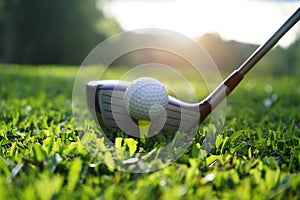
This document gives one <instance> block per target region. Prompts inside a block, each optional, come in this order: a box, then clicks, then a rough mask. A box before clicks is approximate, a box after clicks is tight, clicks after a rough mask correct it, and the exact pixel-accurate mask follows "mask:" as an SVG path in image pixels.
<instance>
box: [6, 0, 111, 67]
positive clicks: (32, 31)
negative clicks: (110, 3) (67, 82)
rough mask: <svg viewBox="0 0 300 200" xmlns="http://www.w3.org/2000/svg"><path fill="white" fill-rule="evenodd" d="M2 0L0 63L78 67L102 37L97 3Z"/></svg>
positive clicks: (79, 0)
mask: <svg viewBox="0 0 300 200" xmlns="http://www.w3.org/2000/svg"><path fill="white" fill-rule="evenodd" d="M4 1H5V2H6V5H7V6H6V7H5V13H6V16H5V17H4V23H2V27H3V28H2V29H0V31H1V33H0V35H1V34H3V35H4V37H3V38H4V40H3V42H2V43H0V44H1V47H2V54H1V58H2V60H3V61H6V62H16V63H32V64H44V63H54V64H56V63H63V64H80V63H81V62H82V61H83V59H84V58H85V56H86V55H87V54H88V53H89V52H90V51H91V50H92V49H93V48H94V47H95V46H96V45H97V44H99V43H100V42H101V41H103V40H104V39H105V37H106V36H105V35H104V31H103V30H102V29H101V27H100V28H99V27H97V26H98V24H99V21H101V20H103V19H104V18H105V16H104V15H103V13H102V12H101V10H99V9H98V8H97V6H96V4H97V0H84V1H82V0H15V1H14V4H13V5H10V6H8V4H12V3H8V2H9V1H11V0H4ZM0 8H1V7H0ZM5 22H6V23H5ZM7 22H9V24H10V27H8V28H7V26H5V24H7ZM0 23H1V21H0ZM7 32H9V34H7ZM5 33H6V34H5Z"/></svg>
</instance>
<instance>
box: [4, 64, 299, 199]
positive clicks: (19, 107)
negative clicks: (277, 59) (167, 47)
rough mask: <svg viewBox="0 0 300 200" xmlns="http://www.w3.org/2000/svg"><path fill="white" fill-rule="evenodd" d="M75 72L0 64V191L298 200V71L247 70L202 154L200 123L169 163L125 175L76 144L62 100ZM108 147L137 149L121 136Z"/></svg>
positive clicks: (77, 133)
mask: <svg viewBox="0 0 300 200" xmlns="http://www.w3.org/2000/svg"><path fill="white" fill-rule="evenodd" d="M76 71H77V67H65V66H18V65H0V198H1V199H30V200H33V199H43V200H47V199H67V198H68V199H283V198H285V199H299V198H300V175H299V174H298V172H299V170H300V115H299V108H300V103H299V102H300V80H299V77H280V78H275V77H268V76H265V75H264V76H262V75H261V76H259V75H258V76H257V75H255V76H254V73H253V74H250V76H249V77H246V78H245V80H244V81H243V82H242V84H241V85H239V86H238V87H237V89H236V90H235V91H234V92H233V93H232V94H231V96H230V97H229V98H228V99H227V115H226V121H225V124H224V127H223V129H222V132H221V134H220V135H219V136H218V138H217V141H216V143H215V145H214V147H213V149H212V150H211V151H210V152H205V151H204V150H202V148H201V141H202V140H203V138H202V137H201V135H203V134H205V133H207V132H209V131H211V129H212V128H211V127H209V125H208V124H207V123H204V124H203V125H201V127H200V129H199V134H198V136H197V137H196V139H195V141H194V142H193V144H192V145H191V147H190V148H189V149H188V150H187V151H186V152H185V153H184V154H183V155H182V156H181V157H180V158H179V159H178V160H177V161H176V162H175V163H173V164H171V165H170V166H168V167H166V168H163V169H161V170H158V171H155V172H151V173H143V174H134V173H126V172H121V171H118V170H114V169H113V168H112V167H107V165H106V164H108V163H109V162H111V155H110V154H109V153H107V152H105V150H104V151H103V152H100V154H101V153H102V154H101V155H103V157H101V156H100V160H99V159H95V156H94V155H93V154H91V152H90V151H89V150H88V149H87V148H86V147H85V146H84V145H83V141H82V137H81V130H80V128H78V127H76V126H74V118H73V117H72V107H71V104H72V87H73V81H74V77H75V74H76ZM119 71H120V70H117V69H116V70H115V72H114V71H113V72H112V73H116V74H117V73H120V72H119ZM119 136H121V134H120V135H119ZM115 145H118V146H120V147H122V148H124V149H126V150H128V151H129V152H130V153H133V152H136V151H139V150H140V148H143V147H144V148H147V147H146V146H143V145H147V143H145V144H143V143H141V141H137V140H133V139H129V138H122V137H117V139H116V144H115ZM155 145H158V146H159V142H158V143H156V144H155ZM101 158H103V159H102V160H101Z"/></svg>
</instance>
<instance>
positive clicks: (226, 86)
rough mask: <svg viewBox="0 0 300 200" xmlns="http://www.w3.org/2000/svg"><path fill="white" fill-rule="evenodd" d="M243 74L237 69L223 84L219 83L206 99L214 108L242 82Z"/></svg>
mask: <svg viewBox="0 0 300 200" xmlns="http://www.w3.org/2000/svg"><path fill="white" fill-rule="evenodd" d="M243 77H244V76H243V75H242V74H241V73H240V72H239V71H238V70H235V71H234V72H233V73H232V74H231V75H230V76H229V77H228V78H227V79H226V80H225V81H224V82H223V83H222V84H220V85H219V87H217V88H216V89H215V90H214V91H213V92H212V93H211V94H210V95H209V96H208V97H207V98H206V99H205V100H204V101H206V102H208V103H209V105H210V106H211V108H212V109H214V108H215V107H217V106H218V105H219V103H220V102H222V101H223V100H224V99H225V98H226V96H228V95H229V94H230V93H231V91H232V90H233V89H234V88H235V87H236V86H237V85H238V84H239V83H240V82H241V80H242V79H243Z"/></svg>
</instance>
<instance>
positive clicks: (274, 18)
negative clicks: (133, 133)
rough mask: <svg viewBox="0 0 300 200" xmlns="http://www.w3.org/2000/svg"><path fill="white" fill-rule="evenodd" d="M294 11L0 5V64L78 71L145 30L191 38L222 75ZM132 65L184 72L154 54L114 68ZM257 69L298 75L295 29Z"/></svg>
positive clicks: (244, 1)
mask: <svg viewBox="0 0 300 200" xmlns="http://www.w3.org/2000/svg"><path fill="white" fill-rule="evenodd" d="M299 6H300V4H299V1H298V0H297V1H295V0H284V1H283V0H228V1H222V0H210V1H204V0H84V1H83V0H0V62H1V63H16V64H37V65H41V64H60V65H80V64H81V63H82V61H83V60H84V58H85V57H86V56H87V54H88V53H89V52H90V51H91V50H92V49H93V48H94V47H95V46H96V45H98V44H99V43H101V41H103V40H105V39H106V38H108V37H110V36H112V35H114V34H117V33H120V32H122V31H129V30H133V29H138V28H149V27H152V28H163V29H168V30H172V31H176V32H178V33H181V34H183V35H185V36H187V37H190V38H191V39H193V40H195V41H196V42H198V43H200V44H201V45H203V47H204V48H205V49H206V50H207V52H208V53H209V54H210V56H211V57H212V59H213V60H214V61H215V63H216V64H217V66H218V67H219V69H220V70H221V71H222V72H224V73H229V72H230V71H232V70H233V69H235V68H237V67H238V66H239V65H240V64H242V62H243V61H244V60H245V59H246V58H247V57H248V56H249V55H250V54H251V53H252V52H253V51H254V50H255V49H256V48H257V47H258V45H259V44H261V43H263V42H265V41H266V40H267V39H268V38H269V37H270V36H271V35H272V34H273V33H274V31H276V29H277V28H278V27H279V26H280V25H281V24H282V23H283V22H284V21H285V20H286V19H287V18H288V17H289V16H290V15H291V14H292V13H293V12H294V11H295V10H296V9H297V8H298V7H299ZM144 34H145V35H147V33H144ZM147 38H148V39H149V40H151V39H152V40H156V39H159V35H151V36H147ZM183 45H184V44H183ZM139 59H143V60H144V61H147V60H153V59H155V60H168V61H172V65H174V66H182V67H184V63H182V62H180V61H179V60H178V59H176V58H175V57H173V55H172V54H156V53H155V52H154V53H152V54H151V53H150V54H147V56H145V55H144V53H143V52H142V53H140V54H137V55H129V56H127V57H126V58H120V59H119V60H117V61H116V62H114V63H113V65H116V66H117V65H118V66H120V65H124V66H134V65H135V64H136V63H137V60H139ZM177 60H178V61H177ZM259 65H264V66H263V67H257V68H259V69H257V70H256V73H268V74H271V75H274V76H281V75H300V67H299V65H300V25H299V24H298V25H296V26H295V27H294V28H293V29H292V30H291V31H290V32H289V33H288V34H287V35H286V36H285V37H284V38H283V39H282V41H281V42H280V43H279V45H277V46H276V48H275V49H274V50H272V52H270V53H269V54H268V55H267V56H266V57H265V58H264V59H263V60H262V61H261V62H260V63H259Z"/></svg>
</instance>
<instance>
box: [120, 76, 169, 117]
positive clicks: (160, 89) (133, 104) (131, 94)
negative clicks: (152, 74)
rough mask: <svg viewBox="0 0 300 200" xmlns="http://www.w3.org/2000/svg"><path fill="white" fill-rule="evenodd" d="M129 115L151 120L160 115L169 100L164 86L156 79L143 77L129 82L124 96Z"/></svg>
mask: <svg viewBox="0 0 300 200" xmlns="http://www.w3.org/2000/svg"><path fill="white" fill-rule="evenodd" d="M124 101H125V106H126V108H127V111H128V112H129V114H130V116H131V117H132V118H133V119H136V120H151V119H155V118H158V117H160V116H161V115H162V114H163V113H164V112H165V108H166V106H167V104H168V101H169V96H168V93H167V90H166V88H165V87H164V86H163V84H162V83H161V82H159V81H158V80H156V79H153V78H148V77H143V78H138V79H136V80H134V81H133V83H132V84H130V85H129V86H128V87H127V89H126V91H125V96H124Z"/></svg>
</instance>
